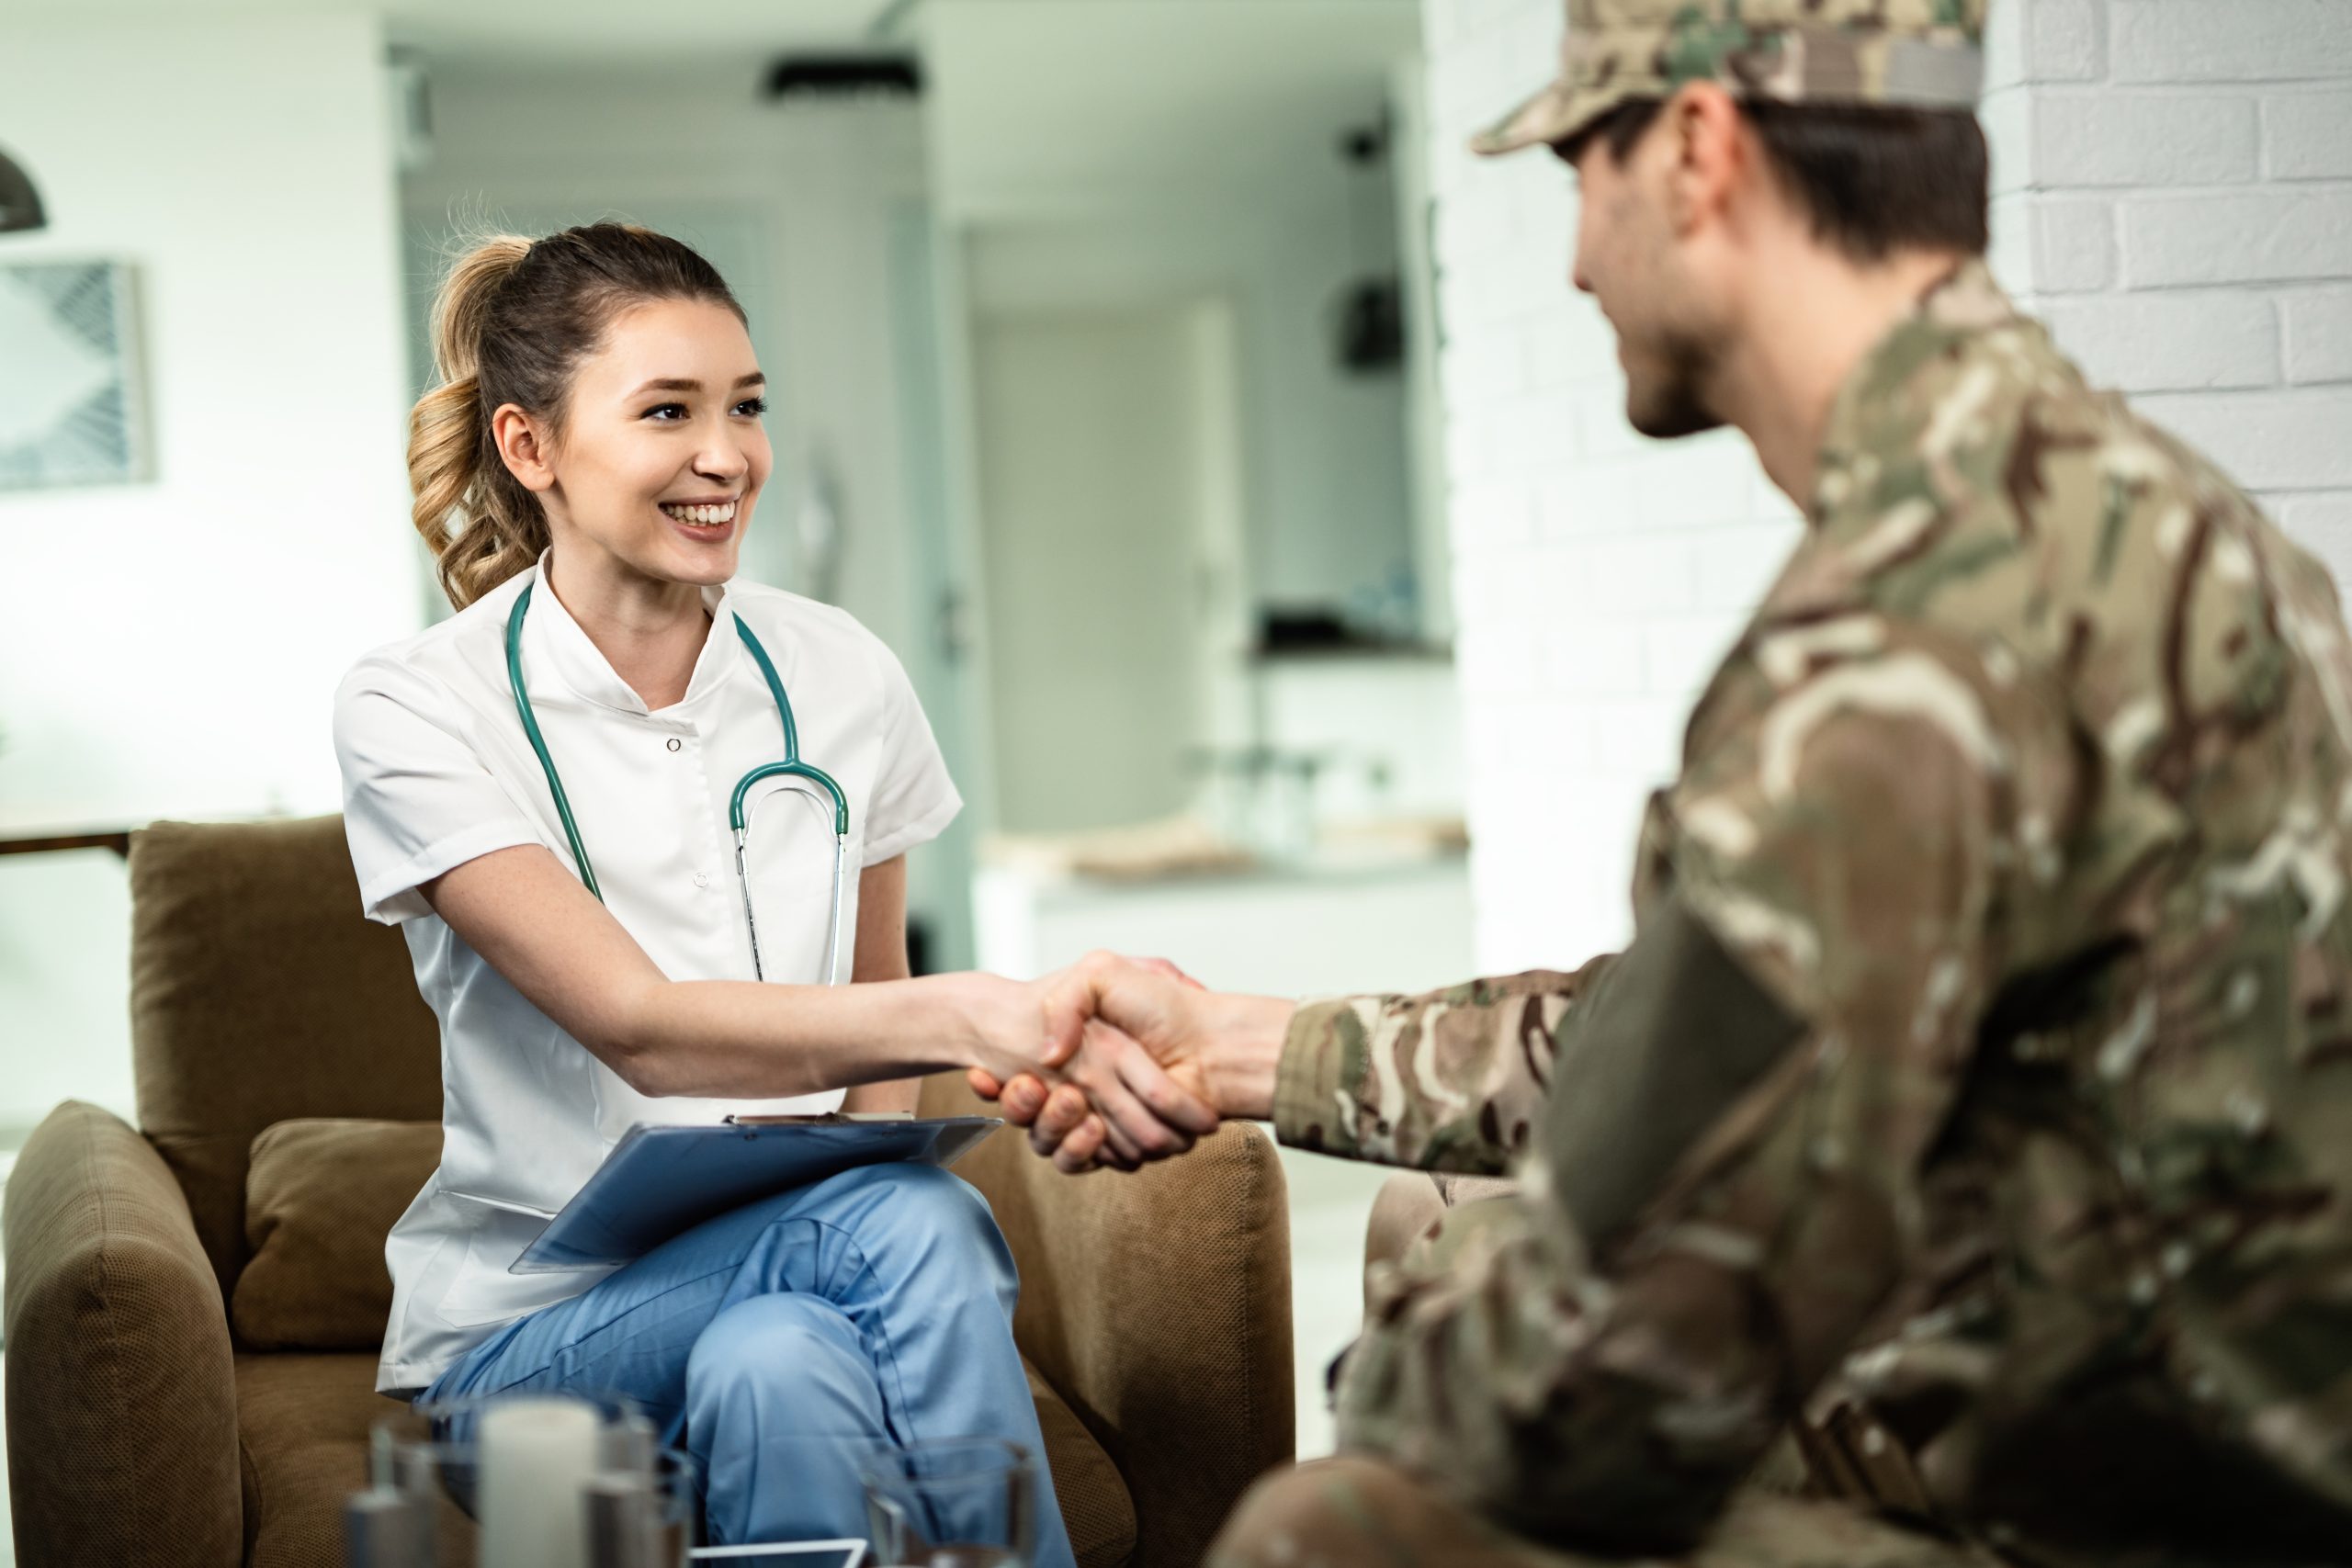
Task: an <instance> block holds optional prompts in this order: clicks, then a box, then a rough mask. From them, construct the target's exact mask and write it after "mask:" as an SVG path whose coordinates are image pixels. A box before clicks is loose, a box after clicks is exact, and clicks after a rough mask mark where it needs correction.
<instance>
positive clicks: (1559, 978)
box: [1272, 958, 1610, 1176]
mask: <svg viewBox="0 0 2352 1568" xmlns="http://www.w3.org/2000/svg"><path fill="white" fill-rule="evenodd" d="M1609 963H1610V960H1609V959H1607V958H1597V959H1595V960H1593V961H1592V962H1591V963H1590V964H1586V965H1585V966H1584V967H1583V968H1582V969H1580V970H1578V971H1577V972H1576V973H1575V974H1573V975H1564V974H1557V973H1554V972H1551V971H1548V970H1539V971H1535V972H1532V973H1529V974H1525V975H1515V976H1510V977H1508V978H1503V979H1490V980H1473V981H1471V982H1469V983H1468V984H1466V985H1462V986H1454V987H1448V988H1447V989H1445V990H1442V991H1432V992H1430V993H1429V994H1427V995H1425V996H1419V997H1394V996H1387V997H1384V996H1372V997H1347V998H1340V999H1338V1000H1335V1001H1324V1002H1310V1003H1307V1004H1306V1006H1304V1007H1301V1008H1299V1009H1298V1010H1297V1011H1296V1013H1295V1016H1293V1017H1292V1018H1291V1019H1290V1020H1289V1021H1288V1030H1287V1034H1286V1038H1285V1039H1284V1041H1283V1044H1282V1047H1281V1049H1280V1052H1279V1064H1278V1071H1277V1081H1276V1083H1275V1085H1274V1090H1273V1095H1272V1117H1273V1121H1274V1129H1275V1132H1276V1134H1278V1135H1279V1136H1280V1137H1281V1139H1282V1141H1283V1142H1284V1143H1286V1144H1289V1145H1294V1146H1295V1147H1297V1148H1302V1149H1311V1150H1314V1151H1317V1152H1318V1153H1321V1154H1329V1155H1338V1156H1342V1157H1344V1158H1348V1159H1362V1160H1371V1161H1374V1162H1376V1163H1379V1164H1384V1165H1398V1166H1407V1167H1412V1168H1419V1169H1424V1170H1442V1171H1451V1172H1453V1173H1456V1174H1458V1175H1464V1176H1499V1175H1502V1174H1504V1172H1505V1171H1506V1170H1507V1169H1508V1168H1509V1167H1510V1161H1511V1159H1512V1158H1513V1157H1514V1156H1516V1155H1517V1154H1518V1153H1519V1152H1520V1151H1521V1149H1522V1148H1524V1147H1525V1146H1526V1144H1527V1140H1528V1137H1529V1134H1530V1129H1531V1128H1532V1127H1534V1126H1535V1125H1536V1124H1538V1123H1539V1122H1541V1120H1542V1115H1543V1107H1544V1100H1545V1097H1546V1095H1547V1094H1548V1092H1549V1090H1550V1087H1551V1073H1552V1061H1553V1057H1554V1055H1555V1054H1556V1053H1557V1051H1558V1048H1559V1034H1560V1031H1561V1029H1562V1027H1563V1025H1564V1024H1565V1022H1566V1019H1567V1016H1568V1013H1569V1011H1570V1009H1571V1006H1572V1005H1573V1004H1574V1003H1575V1002H1576V1001H1577V998H1579V997H1580V996H1582V995H1583V994H1584V992H1585V991H1586V989H1587V988H1589V987H1590V986H1591V985H1593V984H1594V982H1595V981H1596V980H1597V979H1598V978H1599V977H1600V975H1601V974H1602V973H1603V972H1604V970H1605V968H1606V966H1607V965H1608V964H1609Z"/></svg>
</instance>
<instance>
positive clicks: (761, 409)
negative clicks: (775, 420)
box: [735, 398, 768, 419]
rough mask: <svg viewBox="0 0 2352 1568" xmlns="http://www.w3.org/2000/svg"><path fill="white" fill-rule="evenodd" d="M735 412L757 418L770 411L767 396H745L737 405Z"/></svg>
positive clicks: (746, 416) (749, 417)
mask: <svg viewBox="0 0 2352 1568" xmlns="http://www.w3.org/2000/svg"><path fill="white" fill-rule="evenodd" d="M735 412H737V413H740V414H741V415H743V416H744V417H745V418H747V419H757V418H759V417H760V415H762V414H763V413H765V412H768V400H766V399H765V398H745V399H744V400H742V401H741V402H740V403H737V404H736V405H735Z"/></svg>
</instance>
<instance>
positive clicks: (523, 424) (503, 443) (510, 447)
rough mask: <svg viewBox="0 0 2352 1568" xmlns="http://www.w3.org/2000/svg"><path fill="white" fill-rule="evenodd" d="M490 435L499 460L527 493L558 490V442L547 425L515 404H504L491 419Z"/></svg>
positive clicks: (499, 406)
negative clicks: (495, 446) (556, 466)
mask: <svg viewBox="0 0 2352 1568" xmlns="http://www.w3.org/2000/svg"><path fill="white" fill-rule="evenodd" d="M490 436H491V439H492V441H494V442H496V443H497V444H498V457H499V460H500V461H501V462H503V463H504V464H505V465H506V471H507V472H508V473H510V474H513V475H514V476H515V479H516V480H517V481H518V482H519V483H521V485H522V487H523V488H524V489H525V490H527V491H548V490H553V489H554V488H555V465H554V457H555V443H554V442H553V440H552V439H550V434H549V432H548V427H547V426H546V424H544V423H541V422H540V421H539V420H537V419H535V418H533V417H532V416H531V415H529V414H527V413H525V412H523V410H522V409H521V407H519V406H518V405H516V404H515V403H501V404H499V405H498V411H497V412H495V413H492V415H491V416H490Z"/></svg>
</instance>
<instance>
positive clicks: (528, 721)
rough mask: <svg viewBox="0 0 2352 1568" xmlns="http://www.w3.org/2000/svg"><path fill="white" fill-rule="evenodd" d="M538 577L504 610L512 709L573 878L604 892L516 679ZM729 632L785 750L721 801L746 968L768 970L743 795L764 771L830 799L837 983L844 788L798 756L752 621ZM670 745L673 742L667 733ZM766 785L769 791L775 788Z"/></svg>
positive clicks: (844, 877)
mask: <svg viewBox="0 0 2352 1568" xmlns="http://www.w3.org/2000/svg"><path fill="white" fill-rule="evenodd" d="M536 587H537V584H536V583H532V584H528V585H526V587H525V588H524V590H523V592H521V593H519V594H517V595H516V596H515V608H514V610H513V611H512V612H511V613H510V614H509V615H507V617H506V679H507V682H508V683H509V684H510V685H511V686H512V687H513V688H514V691H515V713H516V715H517V716H520V717H521V719H522V721H523V734H524V736H525V737H526V739H529V741H530V743H531V750H532V752H533V754H535V755H536V756H537V758H538V760H539V767H540V769H541V771H543V772H544V773H546V774H547V780H548V794H549V795H553V796H554V797H555V811H556V816H557V818H560V820H561V821H562V823H563V834H564V838H565V840H567V842H568V843H569V844H570V846H571V861H572V864H574V865H575V866H577V867H578V868H579V870H580V880H581V882H582V884H584V885H585V886H587V889H588V891H589V892H590V893H592V894H594V895H595V897H596V898H597V901H598V902H600V903H601V902H603V900H604V897H605V894H604V890H603V889H602V888H600V887H599V886H596V873H595V869H594V867H593V866H591V865H590V864H589V862H588V847H587V845H586V844H584V843H582V841H581V838H580V823H579V821H578V819H577V818H574V817H573V816H572V813H571V799H570V798H569V797H568V796H567V795H565V794H564V790H563V778H562V775H561V774H560V773H557V772H556V766H555V758H554V757H553V756H552V755H551V754H550V753H549V752H548V743H547V738H546V737H545V736H543V735H542V734H540V732H539V721H538V716H537V714H536V713H534V712H533V711H532V709H531V696H530V692H529V690H528V688H527V687H526V686H525V684H524V682H523V617H524V615H526V613H527V612H528V611H529V609H530V607H531V592H532V590H533V589H534V588H536ZM735 631H736V635H737V636H739V637H741V638H742V640H743V646H744V647H745V648H747V649H750V650H751V653H752V662H754V663H755V664H757V665H758V666H759V669H760V675H761V677H762V679H763V680H765V681H766V682H767V686H768V694H769V695H770V696H772V697H774V698H775V711H776V716H777V717H778V718H779V719H781V720H782V721H783V723H784V757H783V759H782V760H781V761H774V762H763V763H762V764H761V765H760V766H758V767H756V768H753V769H752V771H751V772H750V773H745V774H744V775H743V776H742V777H741V779H739V780H737V781H736V784H735V790H734V794H733V795H731V796H730V797H729V802H728V807H727V822H728V827H729V829H732V830H733V832H734V835H735V881H736V884H737V886H739V887H740V888H741V891H742V896H743V926H744V930H745V931H746V932H747V933H748V934H749V935H750V937H751V940H752V975H753V976H755V977H756V978H759V979H762V980H764V979H766V978H767V971H766V968H765V966H764V965H763V964H762V962H761V959H760V922H759V915H758V911H757V910H756V908H754V907H753V904H752V874H751V865H750V861H749V857H748V854H747V846H748V845H749V842H750V840H751V833H752V816H753V815H754V814H756V813H757V812H758V810H759V808H760V806H761V805H762V804H763V802H764V801H766V800H767V798H768V795H762V796H761V797H760V799H759V800H752V799H751V798H750V795H751V793H752V788H753V786H755V785H757V784H762V783H763V782H764V781H766V780H768V779H783V780H785V781H786V786H785V787H786V788H789V789H791V790H793V791H795V792H796V793H800V794H805V795H810V796H813V797H815V798H816V799H817V800H818V801H819V802H820V804H822V805H830V806H831V807H832V816H833V897H832V910H831V919H829V920H828V922H827V924H826V927H825V968H824V977H823V981H822V983H823V984H825V985H828V986H835V985H839V984H840V983H841V973H840V968H841V949H842V920H843V919H844V917H845V916H846V913H847V911H848V908H849V796H848V795H844V794H843V793H842V786H841V785H839V784H835V783H834V782H833V780H832V778H831V775H830V774H828V773H825V772H824V771H823V770H822V769H820V768H819V767H816V766H815V765H814V764H812V763H809V762H804V761H801V760H800V730H799V727H798V726H797V724H795V723H794V722H793V716H792V701H791V699H790V698H789V697H787V696H786V695H785V691H784V682H783V681H782V680H780V679H779V678H778V677H777V675H776V672H775V661H774V660H771V659H769V658H768V650H767V649H764V648H763V647H761V646H760V639H759V638H758V637H754V636H753V635H752V628H751V626H749V625H748V624H746V623H745V621H744V619H743V617H742V616H741V615H737V616H736V617H735ZM669 748H670V750H673V751H675V750H678V748H679V742H678V740H677V739H675V738H674V737H673V738H672V739H671V740H670V742H669ZM780 793H782V791H780V790H772V791H770V792H769V795H775V794H780Z"/></svg>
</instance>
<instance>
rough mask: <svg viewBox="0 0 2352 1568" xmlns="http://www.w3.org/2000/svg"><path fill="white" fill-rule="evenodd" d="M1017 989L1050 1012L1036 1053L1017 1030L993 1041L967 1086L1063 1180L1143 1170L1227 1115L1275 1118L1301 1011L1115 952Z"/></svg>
mask: <svg viewBox="0 0 2352 1568" xmlns="http://www.w3.org/2000/svg"><path fill="white" fill-rule="evenodd" d="M1019 988H1020V990H1021V991H1022V992H1023V1005H1022V1007H1021V1009H1020V1011H1021V1013H1023V1014H1026V1013H1027V1012H1028V1009H1029V1008H1030V1007H1036V1008H1038V1009H1040V1010H1042V1012H1043V1023H1044V1032H1043V1043H1042V1047H1039V1046H1037V1045H1034V1044H1029V1043H1025V1042H1023V1041H1022V1040H1021V1039H1020V1036H1021V1035H1022V1034H1023V1032H1024V1031H1023V1028H1022V1026H1021V1024H1019V1023H1012V1024H1011V1025H1010V1026H1009V1028H1007V1029H1005V1030H1001V1031H998V1030H991V1031H988V1032H989V1033H990V1034H994V1035H996V1037H997V1039H998V1040H999V1042H1001V1044H1000V1047H999V1048H998V1049H995V1050H986V1051H984V1052H983V1054H982V1060H981V1062H980V1064H979V1065H977V1066H972V1067H971V1068H970V1069H969V1071H968V1075H967V1076H968V1077H969V1078H970V1081H971V1085H972V1088H973V1089H974V1091H975V1092H977V1093H978V1094H979V1095H980V1096H981V1097H982V1098H983V1099H987V1100H995V1101H997V1102H998V1104H999V1105H1000V1106H1001V1108H1002V1109H1003V1111H1004V1114H1005V1118H1006V1120H1008V1121H1011V1122H1014V1123H1016V1124H1018V1125H1020V1126H1023V1127H1026V1128H1028V1129H1029V1142H1030V1144H1031V1145H1032V1146H1033V1147H1034V1148H1035V1149H1036V1151H1037V1152H1038V1153H1039V1154H1041V1155H1043V1156H1046V1157H1048V1158H1050V1159H1051V1160H1052V1161H1053V1162H1054V1164H1055V1166H1056V1168H1058V1169H1061V1170H1064V1171H1068V1172H1069V1173H1071V1174H1073V1175H1076V1174H1078V1173H1080V1172H1083V1171H1088V1170H1091V1169H1094V1168H1096V1167H1098V1166H1109V1167H1111V1168H1114V1169H1120V1170H1135V1169H1138V1168H1141V1167H1142V1166H1144V1165H1145V1164H1147V1163H1148V1162H1149V1161H1152V1160H1157V1159H1166V1158H1168V1157H1169V1156H1173V1155H1180V1154H1182V1153H1184V1152H1185V1151H1186V1150H1188V1149H1190V1148H1191V1147H1192V1146H1193V1141H1194V1140H1195V1139H1196V1138H1198V1137H1199V1136H1200V1135H1201V1134H1204V1133H1209V1132H1214V1131H1215V1130H1216V1124H1217V1123H1218V1122H1220V1121H1223V1120H1225V1119H1227V1118H1228V1117H1239V1118H1250V1119H1263V1118H1265V1117H1267V1116H1270V1115H1272V1113H1273V1099H1274V1073H1275V1067H1276V1065H1277V1063H1278V1062H1279V1060H1280V1058H1281V1055H1282V1046H1283V1036H1284V1034H1285V1032H1287V1031H1288V1029H1289V1026H1290V1020H1291V1015H1292V1013H1293V1012H1294V1011H1295V1004H1294V1003H1291V1002H1287V1001H1282V1000H1278V999H1276V998H1271V997H1238V996H1227V995H1223V994H1221V993H1218V992H1215V991H1209V990H1205V989H1204V988H1203V987H1201V985H1200V983H1199V982H1198V981H1196V980H1193V978H1192V977H1191V976H1187V975H1186V974H1184V973H1183V971H1182V970H1180V969H1178V968H1177V967H1176V966H1175V965H1174V964H1170V963H1168V962H1166V961H1165V960H1162V959H1128V958H1121V957H1119V956H1117V955H1115V954H1113V953H1093V954H1091V955H1090V956H1088V957H1087V958H1084V959H1082V960H1080V962H1079V963H1077V964H1072V965H1071V966H1070V967H1069V968H1068V969H1065V970H1063V971H1061V973H1059V974H1057V975H1053V976H1048V977H1046V979H1044V980H1040V981H1037V982H1035V984H1034V985H1030V986H1023V987H1019ZM1016 1016H1017V1015H1016ZM1028 1016H1030V1017H1033V1018H1034V1017H1035V1014H1029V1015H1028ZM1031 1038H1032V1039H1034V1038H1035V1037H1034V1036H1032V1037H1031Z"/></svg>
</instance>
